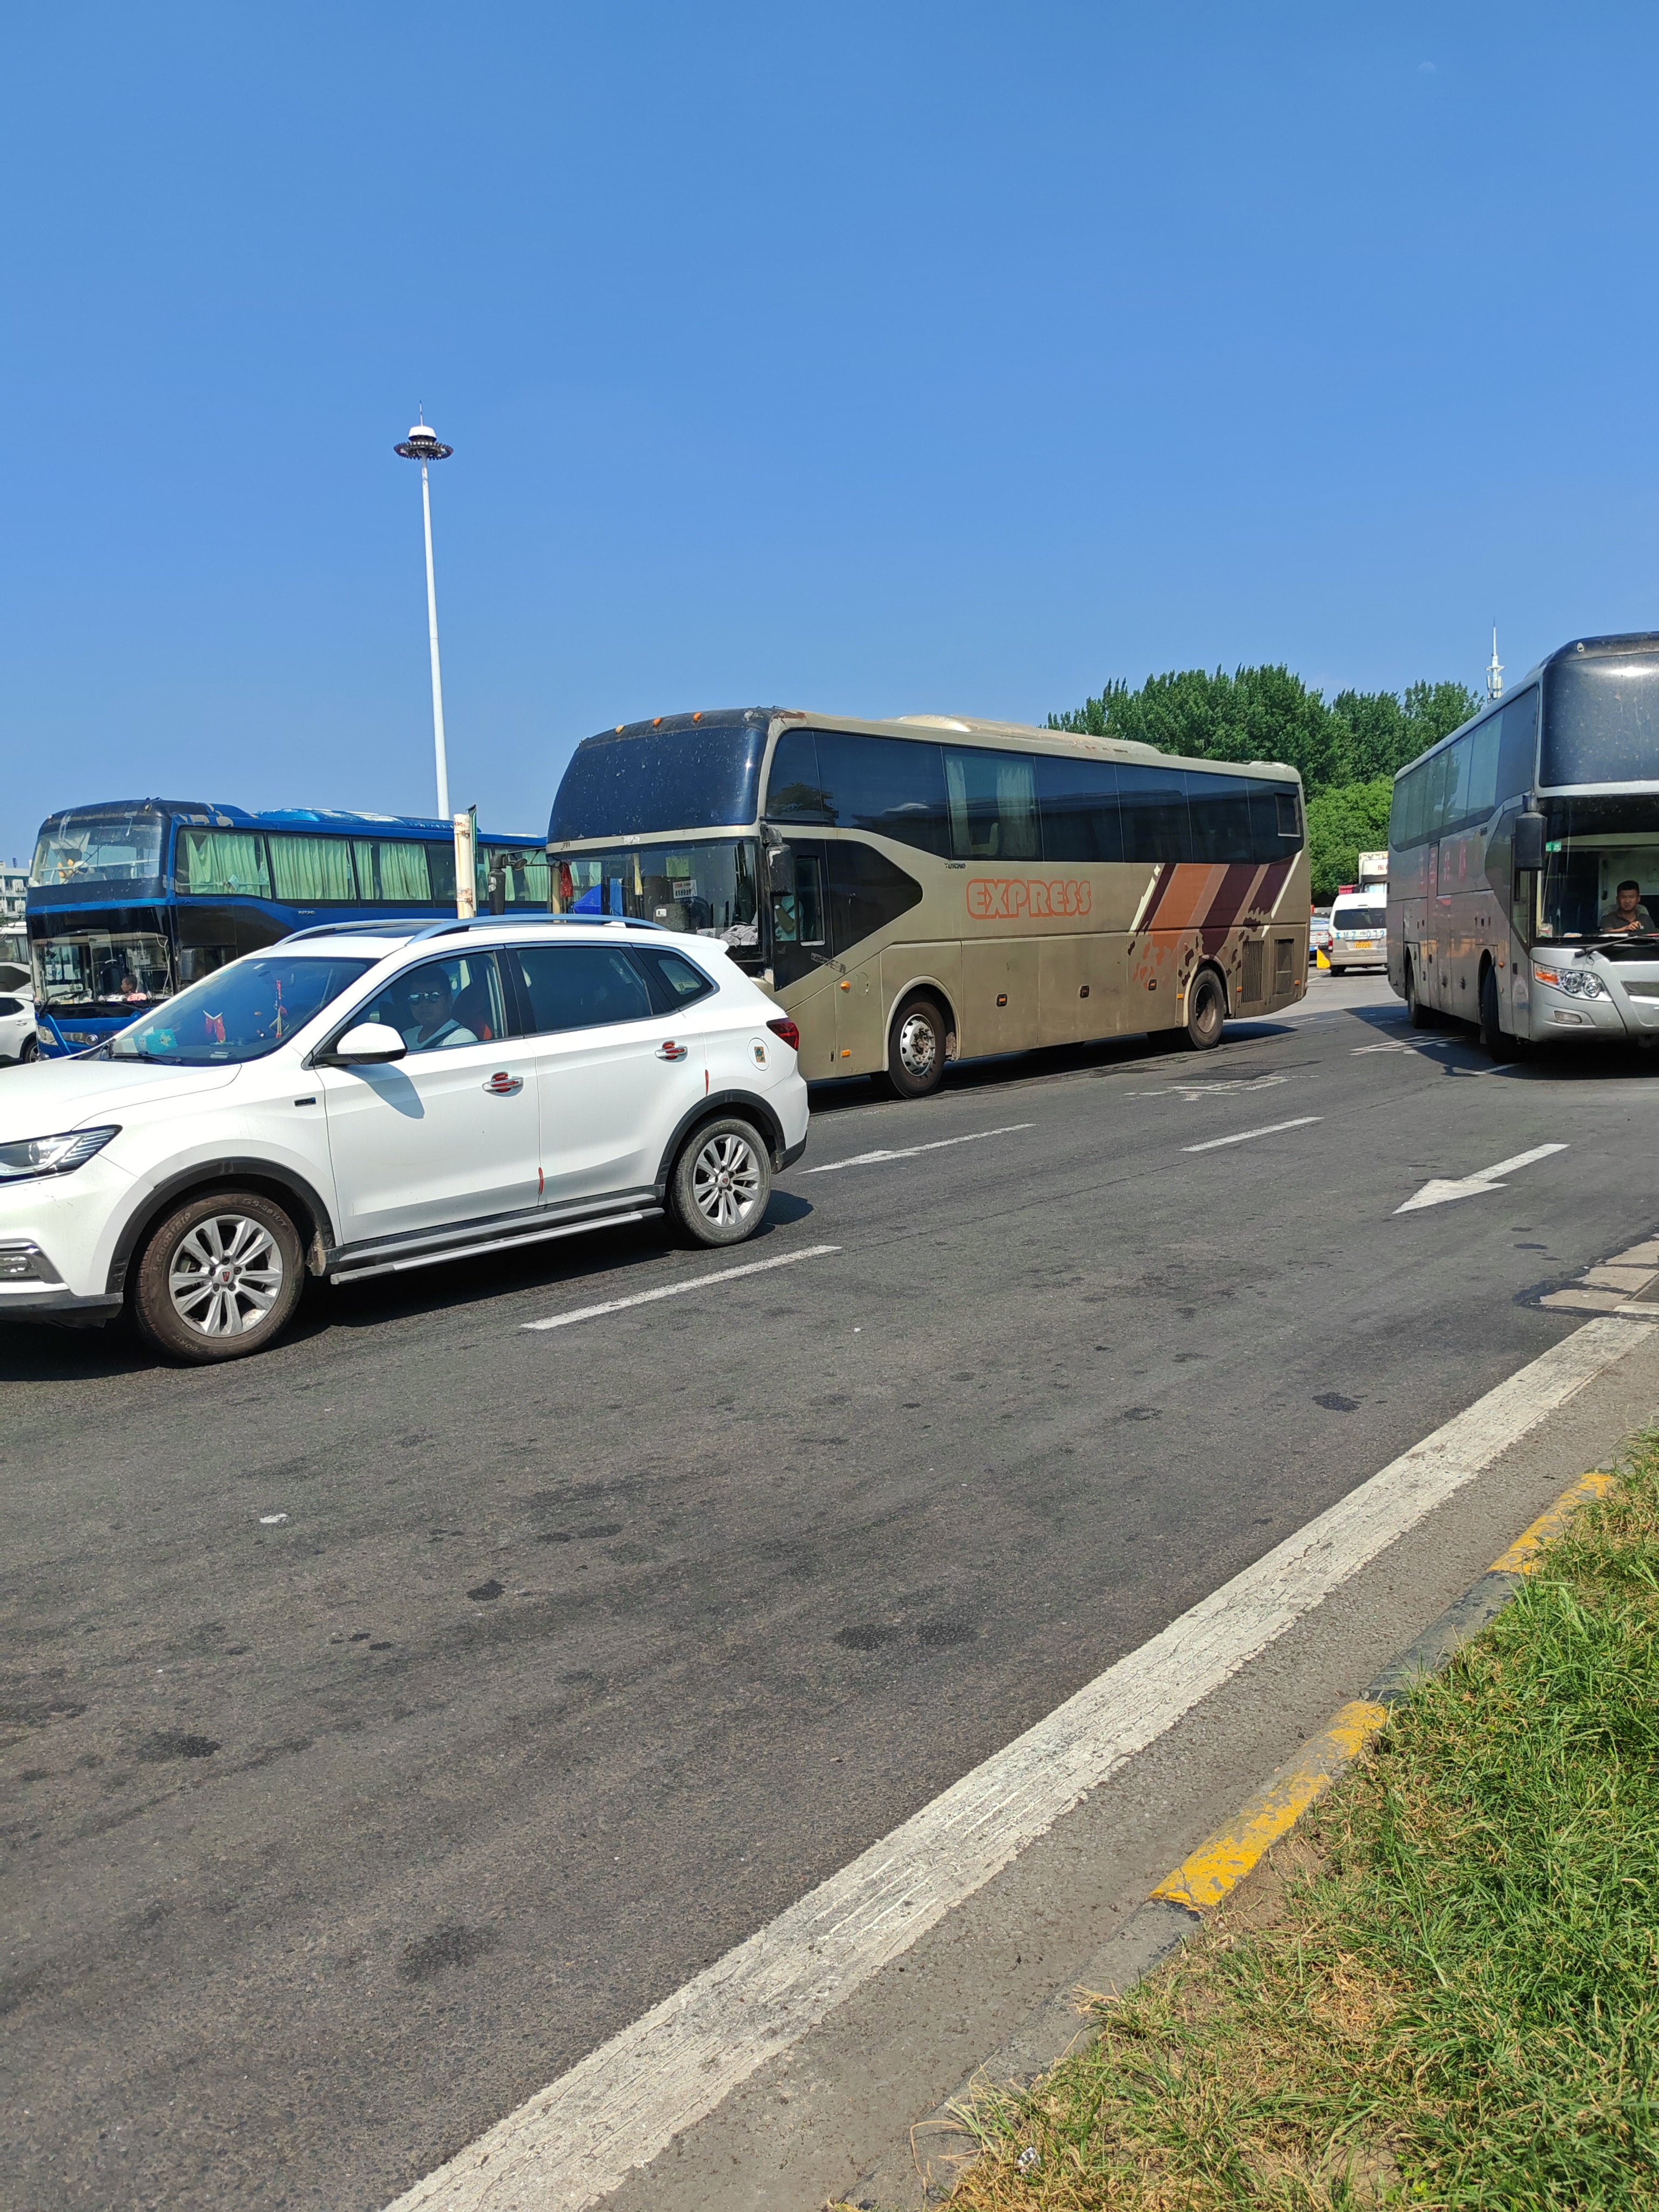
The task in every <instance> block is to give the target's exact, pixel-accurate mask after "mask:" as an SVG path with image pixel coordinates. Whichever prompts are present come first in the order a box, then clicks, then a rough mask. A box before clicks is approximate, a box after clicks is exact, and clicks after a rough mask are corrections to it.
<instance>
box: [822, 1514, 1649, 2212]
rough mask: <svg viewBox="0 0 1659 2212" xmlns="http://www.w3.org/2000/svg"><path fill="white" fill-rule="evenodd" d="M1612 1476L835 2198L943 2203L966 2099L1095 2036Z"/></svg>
mask: <svg viewBox="0 0 1659 2212" xmlns="http://www.w3.org/2000/svg"><path fill="white" fill-rule="evenodd" d="M1613 1480H1614V1477H1613V1476H1612V1475H1611V1474H1586V1475H1581V1476H1580V1477H1579V1479H1578V1480H1577V1482H1575V1483H1573V1484H1572V1485H1571V1486H1570V1487H1569V1488H1568V1489H1566V1490H1565V1491H1564V1492H1562V1493H1561V1495H1560V1497H1559V1498H1557V1499H1556V1501H1555V1503H1554V1504H1553V1505H1552V1506H1551V1507H1550V1508H1549V1509H1548V1510H1547V1512H1544V1513H1541V1514H1540V1516H1538V1518H1537V1520H1535V1521H1534V1522H1532V1524H1531V1525H1530V1527H1528V1528H1526V1529H1524V1530H1523V1531H1522V1534H1520V1535H1519V1536H1517V1537H1516V1540H1515V1541H1514V1543H1512V1544H1511V1545H1510V1547H1508V1549H1507V1550H1506V1551H1504V1553H1502V1554H1501V1555H1500V1556H1499V1557H1498V1559H1495V1560H1494V1561H1493V1562H1492V1565H1491V1566H1490V1567H1489V1568H1488V1569H1487V1570H1486V1573H1485V1574H1483V1575H1482V1576H1481V1577H1480V1579H1479V1580H1478V1581H1477V1582H1475V1583H1472V1584H1471V1585H1470V1587H1469V1588H1468V1589H1467V1590H1465V1591H1464V1593H1463V1595H1462V1597H1460V1598H1458V1599H1456V1600H1455V1602H1454V1603H1452V1604H1451V1605H1449V1606H1448V1607H1447V1608H1446V1610H1445V1611H1444V1612H1443V1613H1442V1614H1441V1615H1440V1616H1439V1618H1438V1619H1437V1620H1434V1621H1431V1623H1430V1625H1429V1626H1428V1627H1427V1628H1425V1630H1424V1631H1423V1632H1422V1634H1421V1635H1420V1636H1419V1637H1417V1638H1415V1639H1414V1641H1413V1643H1412V1644H1410V1645H1409V1646H1408V1647H1407V1650H1404V1651H1403V1652H1401V1655H1400V1656H1399V1657H1398V1658H1397V1659H1395V1660H1393V1661H1391V1662H1389V1665H1388V1666H1387V1667H1385V1668H1383V1671H1382V1672H1381V1674H1378V1675H1377V1676H1376V1680H1374V1681H1373V1682H1372V1683H1371V1685H1370V1687H1369V1688H1368V1689H1367V1691H1366V1692H1365V1693H1364V1697H1363V1698H1357V1699H1353V1700H1352V1702H1351V1703H1350V1704H1348V1705H1344V1706H1342V1707H1341V1708H1340V1711H1338V1712H1336V1713H1334V1715H1333V1716H1332V1717H1331V1720H1330V1722H1329V1723H1328V1726H1327V1727H1326V1728H1324V1729H1322V1730H1321V1731H1320V1733H1319V1734H1318V1735H1315V1736H1310V1738H1309V1739H1308V1741H1306V1742H1305V1743H1304V1744H1303V1745H1302V1747H1300V1749H1299V1750H1298V1751H1297V1752H1296V1753H1295V1754H1294V1755H1293V1756H1292V1757H1291V1758H1290V1759H1287V1760H1286V1761H1285V1764H1284V1765H1282V1766H1279V1767H1278V1768H1276V1769H1275V1770H1274V1771H1273V1773H1272V1774H1270V1775H1269V1776H1268V1777H1267V1780H1266V1782H1265V1783H1263V1784H1262V1785H1261V1788H1260V1789H1259V1790H1256V1791H1255V1793H1254V1794H1253V1795H1252V1796H1249V1797H1248V1798H1247V1799H1246V1800H1245V1801H1244V1802H1243V1805H1241V1806H1240V1807H1239V1808H1238V1811H1237V1814H1235V1815H1234V1816H1233V1818H1232V1819H1231V1820H1228V1821H1226V1822H1225V1823H1224V1824H1223V1825H1222V1826H1220V1827H1218V1828H1217V1829H1215V1830H1213V1831H1212V1832H1211V1833H1210V1834H1209V1835H1208V1836H1206V1838H1204V1840H1203V1842H1202V1843H1201V1844H1199V1845H1198V1846H1197V1848H1196V1850H1193V1851H1191V1852H1189V1853H1188V1856H1187V1857H1186V1858H1184V1859H1183V1860H1182V1862H1181V1864H1180V1865H1179V1866H1178V1867H1176V1868H1173V1869H1171V1871H1170V1873H1169V1874H1167V1875H1165V1876H1164V1879H1163V1881H1160V1882H1159V1883H1158V1885H1157V1887H1155V1888H1153V1889H1152V1891H1151V1892H1149V1893H1148V1895H1147V1897H1146V1900H1145V1902H1144V1903H1143V1904H1141V1905H1138V1906H1137V1907H1136V1908H1135V1910H1134V1911H1133V1912H1132V1913H1131V1914H1130V1915H1129V1917H1128V1918H1127V1920H1126V1921H1125V1922H1124V1923H1123V1925H1122V1926H1121V1928H1120V1929H1117V1930H1116V1931H1115V1933H1114V1934H1113V1935H1112V1936H1109V1937H1108V1939H1107V1941H1106V1942H1104V1943H1103V1944H1102V1945H1101V1947H1100V1948H1099V1949H1098V1950H1097V1951H1096V1952H1094V1953H1093V1954H1091V1957H1089V1958H1088V1959H1086V1960H1085V1961H1084V1963H1083V1966H1082V1967H1081V1968H1080V1970H1079V1972H1077V1973H1076V1974H1074V1975H1073V1976H1072V1977H1071V1978H1070V1979H1069V1980H1068V1981H1067V1982H1066V1984H1065V1986H1064V1987H1063V1988H1062V1989H1059V1990H1055V1992H1054V1995H1053V1996H1051V1997H1049V1998H1048V2000H1047V2001H1046V2002H1044V2003H1043V2004H1042V2005H1039V2006H1038V2007H1037V2008H1036V2010H1035V2011H1033V2012H1031V2013H1029V2014H1028V2015H1026V2017H1025V2019H1024V2021H1022V2022H1021V2023H1020V2025H1019V2027H1018V2028H1017V2029H1016V2030H1015V2031H1014V2033H1013V2034H1012V2036H1010V2037H1009V2039H1007V2041H1006V2043H1004V2044H1002V2045H1000V2047H999V2048H998V2049H997V2050H996V2051H993V2052H992V2053H991V2054H990V2056H989V2057H987V2058H985V2059H982V2060H981V2062H980V2063H979V2064H978V2065H977V2066H975V2068H974V2069H973V2071H972V2073H971V2074H969V2075H967V2076H966V2077H965V2078H964V2079H963V2081H962V2082H960V2083H959V2084H958V2086H957V2088H956V2089H955V2090H954V2091H953V2093H951V2095H950V2096H949V2097H947V2098H946V2099H945V2102H944V2103H943V2104H942V2105H940V2106H939V2107H938V2109H937V2110H936V2111H934V2112H930V2113H929V2114H928V2116H927V2118H926V2119H924V2120H920V2121H918V2122H917V2123H916V2124H915V2126H914V2127H913V2128H912V2129H911V2130H910V2136H909V2148H910V2153H911V2160H912V2163H911V2164H910V2166H909V2167H908V2170H904V2171H900V2170H897V2168H896V2164H895V2163H894V2162H893V2161H891V2160H884V2161H883V2162H882V2163H881V2164H880V2165H878V2166H875V2167H872V2169H871V2171H870V2172H868V2173H867V2174H866V2175H865V2176H864V2177H863V2179H861V2180H860V2181H859V2182H858V2183H857V2184H856V2185H854V2188H853V2189H852V2190H850V2191H848V2194H847V2196H846V2197H844V2198H842V2200H840V2201H841V2202H842V2203H844V2204H848V2205H853V2206H856V2207H858V2208H859V2209H860V2212H876V2208H878V2207H886V2206H890V2205H898V2204H904V2205H919V2206H932V2205H936V2204H939V2203H943V2202H944V2200H945V2197H948V2196H949V2194H950V2192H951V2190H952V2189H953V2188H954V2187H955V2185H956V2184H957V2181H958V2180H960V2179H961V2177H962V2175H963V2172H964V2171H965V2170H966V2168H967V2167H968V2166H971V2165H972V2163H973V2161H974V2159H975V2156H976V2155H977V2153H976V2151H975V2146H974V2138H973V2136H972V2135H971V2133H970V2131H969V2130H968V2128H967V2127H966V2126H965V2125H964V2124H963V2118H962V2117H961V2116H962V2113H963V2109H964V2107H966V2106H968V2105H969V2103H970V2102H971V2101H972V2100H973V2099H974V2098H975V2097H976V2096H981V2095H983V2094H984V2093H986V2092H987V2090H993V2089H1005V2088H1008V2087H1013V2088H1015V2089H1024V2088H1027V2087H1030V2084H1031V2082H1032V2081H1035V2080H1036V2077H1037V2076H1038V2075H1042V2074H1045V2073H1047V2072H1048V2070H1049V2069H1050V2068H1051V2067H1053V2066H1054V2065H1056V2064H1057V2063H1059V2062H1060V2059H1062V2058H1064V2057H1066V2056H1067V2055H1068V2054H1069V2053H1070V2052H1071V2051H1076V2050H1079V2049H1083V2048H1085V2047H1086V2046H1087V2045H1089V2044H1090V2043H1091V2042H1092V2041H1093V2040H1094V2029H1093V2027H1092V2026H1091V2023H1090V2021H1089V2020H1088V2018H1087V2017H1086V2007H1087V2005H1088V2004H1089V2003H1090V2002H1094V2001H1097V2000H1098V1999H1099V1998H1101V1997H1121V1996H1125V1995H1126V1994H1127V1992H1128V1991H1129V1990H1132V1989H1133V1987H1134V1985H1135V1984H1136V1983H1137V1982H1139V1981H1140V1980H1142V1979H1144V1978H1145V1977H1146V1975H1147V1974H1149V1973H1151V1972H1153V1971H1154V1969H1155V1968H1157V1967H1158V1966H1161V1965H1162V1964H1163V1963H1164V1960H1166V1959H1170V1958H1172V1957H1173V1956H1174V1955H1175V1954H1176V1952H1177V1951H1179V1950H1180V1949H1181V1948H1182V1946H1183V1944H1186V1943H1188V1942H1190V1941H1191V1940H1192V1938H1193V1937H1194V1936H1195V1935H1197V1934H1198V1933H1199V1932H1200V1929H1202V1928H1203V1926H1204V1924H1205V1921H1206V1916H1207V1915H1208V1914H1209V1913H1211V1912H1212V1911H1214V1910H1215V1909H1216V1907H1217V1906H1218V1905H1221V1904H1223V1903H1225V1900H1226V1899H1227V1898H1228V1897H1229V1896H1230V1895H1231V1893H1232V1892H1233V1891H1234V1890H1236V1889H1237V1887H1238V1886H1239V1884H1240V1883H1241V1882H1242V1881H1243V1880H1244V1878H1245V1877H1246V1875H1249V1874H1250V1873H1252V1872H1253V1871H1254V1870H1255V1868H1256V1867H1258V1866H1259V1865H1260V1864H1261V1862H1262V1860H1263V1859H1264V1858H1265V1857H1267V1853H1268V1852H1269V1851H1270V1850H1272V1849H1273V1845H1274V1844H1278V1843H1282V1842H1283V1840H1284V1839H1285V1837H1286V1836H1288V1835H1289V1834H1290V1833H1291V1831H1292V1830H1293V1829H1294V1828H1295V1826H1297V1822H1298V1821H1299V1820H1301V1819H1302V1818H1303V1816H1304V1814H1305V1813H1306V1812H1307V1811H1308V1809H1309V1808H1310V1806H1312V1805H1314V1804H1315V1803H1316V1802H1317V1801H1318V1800H1319V1799H1320V1798H1321V1797H1322V1796H1323V1795H1324V1794H1325V1792H1326V1791H1327V1790H1328V1789H1329V1788H1330V1786H1331V1784H1333V1783H1334V1782H1335V1781H1336V1780H1337V1779H1338V1778H1339V1777H1340V1775H1341V1774H1342V1773H1344V1772H1345V1771H1346V1769H1347V1768H1348V1767H1349V1766H1350V1765H1352V1763H1353V1761H1354V1760H1355V1759H1357V1758H1358V1756H1359V1754H1360V1753H1361V1752H1362V1751H1364V1749H1365V1747H1367V1745H1369V1744H1370V1743H1371V1742H1372V1741H1375V1739H1376V1736H1377V1735H1379V1734H1380V1732H1381V1731H1382V1729H1383V1728H1384V1727H1385V1726H1386V1724H1387V1723H1388V1719H1389V1712H1390V1711H1391V1709H1392V1708H1393V1707H1394V1706H1395V1705H1401V1704H1403V1703H1404V1702H1405V1700H1406V1699H1407V1698H1409V1697H1410V1696H1411V1694H1412V1692H1413V1690H1414V1689H1415V1688H1416V1687H1417V1686H1418V1685H1419V1683H1421V1682H1423V1681H1425V1680H1428V1679H1429V1678H1430V1677H1431V1676H1432V1675H1435V1674H1438V1673H1439V1672H1440V1671H1441V1670H1442V1668H1444V1667H1445V1666H1446V1665H1448V1663H1449V1662H1450V1660H1451V1658H1452V1656H1453V1655H1454V1654H1455V1652H1456V1651H1457V1650H1459V1649H1460V1648H1461V1646H1462V1645H1463V1644H1467V1643H1468V1641H1469V1639H1470V1638H1471V1637H1473V1636H1475V1635H1477V1634H1479V1632H1480V1630H1481V1629H1483V1628H1484V1627H1485V1626H1486V1624H1487V1623H1488V1622H1489V1621H1491V1620H1494V1619H1495V1618H1496V1616H1497V1615H1498V1613H1501V1612H1502V1611H1503V1609H1504V1607H1505V1606H1506V1605H1507V1604H1508V1603H1509V1602H1510V1599H1511V1598H1513V1597H1514V1595H1515V1594H1516V1591H1517V1590H1518V1589H1521V1587H1522V1584H1523V1583H1525V1581H1526V1579H1527V1577H1528V1575H1529V1574H1531V1573H1532V1572H1533V1571H1534V1569H1535V1568H1536V1566H1537V1565H1538V1561H1539V1558H1540V1554H1541V1551H1542V1548H1543V1547H1544V1546H1545V1545H1546V1544H1547V1543H1548V1542H1549V1541H1551V1539H1552V1538H1553V1537H1555V1536H1557V1535H1559V1534H1560V1533H1561V1531H1562V1529H1563V1528H1565V1526H1566V1524H1567V1522H1569V1521H1570V1520H1571V1517H1572V1516H1573V1515H1574V1513H1576V1512H1577V1510H1578V1508H1579V1507H1580V1506H1581V1505H1586V1504H1590V1503H1591V1502H1592V1501H1593V1500H1594V1499H1595V1498H1601V1497H1602V1496H1604V1495H1605V1494H1606V1492H1607V1490H1608V1489H1609V1488H1611V1486H1612V1485H1613ZM1080 1999H1081V2000H1082V2002H1079V2000H1080Z"/></svg>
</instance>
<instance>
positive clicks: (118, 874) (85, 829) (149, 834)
mask: <svg viewBox="0 0 1659 2212" xmlns="http://www.w3.org/2000/svg"><path fill="white" fill-rule="evenodd" d="M166 829H167V823H166V821H165V820H164V819H163V817H161V815H159V814H155V813H152V812H150V811H149V810H148V809H146V808H143V807H138V806H127V807H120V808H116V809H105V810H103V811H93V810H91V809H82V810H81V811H70V812H69V813H67V814H54V815H52V817H51V818H50V819H49V820H48V821H46V822H45V823H42V824H41V828H40V842H38V843H37V844H36V846H35V848H34V860H33V865H32V866H30V869H29V881H30V883H31V884H138V883H145V884H148V883H155V882H156V881H158V880H159V879H160V877H161V840H162V836H163V834H164V832H165V831H166Z"/></svg>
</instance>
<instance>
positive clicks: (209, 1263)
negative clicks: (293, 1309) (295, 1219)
mask: <svg viewBox="0 0 1659 2212" xmlns="http://www.w3.org/2000/svg"><path fill="white" fill-rule="evenodd" d="M285 1273H286V1271H285V1269H284V1267H283V1255H282V1253H281V1251H280V1250H279V1249H278V1247H277V1243H276V1238H275V1237H273V1236H272V1235H271V1233H270V1230H269V1229H267V1228H266V1227H265V1225H264V1222H262V1221H255V1220H253V1219H252V1218H250V1217H249V1216H248V1215H247V1214H245V1213H212V1214H210V1215H209V1216H208V1218H206V1220H204V1221H198V1222H197V1224H196V1225H195V1226H194V1228H192V1229H191V1230H189V1231H187V1232H186V1233H185V1235H184V1236H183V1237H180V1238H179V1243H178V1244H177V1246H176V1247H175V1248H174V1250H173V1258H172V1261H171V1264H170V1265H169V1267H168V1269H167V1291H168V1294H169V1296H170V1297H171V1298H172V1301H173V1311H174V1313H176V1314H177V1315H178V1316H179V1320H180V1321H181V1322H184V1324H185V1327H186V1328H191V1329H193V1330H195V1331H196V1333H197V1334H198V1335H201V1336H212V1337H222V1336H240V1335H241V1334H243V1332H244V1331H245V1330H247V1329H250V1328H256V1327H257V1326H258V1323H259V1322H262V1321H263V1320H264V1317H265V1316H266V1315H267V1314H268V1313H269V1312H270V1310H271V1308H272V1307H273V1306H274V1305H275V1304H276V1301H277V1299H278V1297H280V1296H281V1295H282V1291H283V1280H284V1277H285Z"/></svg>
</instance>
